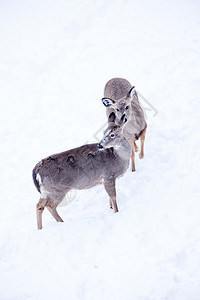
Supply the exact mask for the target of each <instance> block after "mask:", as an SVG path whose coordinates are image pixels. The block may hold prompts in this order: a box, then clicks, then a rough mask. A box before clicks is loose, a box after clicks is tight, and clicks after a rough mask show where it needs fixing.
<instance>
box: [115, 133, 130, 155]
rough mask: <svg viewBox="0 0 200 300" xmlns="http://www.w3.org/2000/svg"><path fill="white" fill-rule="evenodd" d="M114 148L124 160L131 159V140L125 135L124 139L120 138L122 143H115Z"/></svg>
mask: <svg viewBox="0 0 200 300" xmlns="http://www.w3.org/2000/svg"><path fill="white" fill-rule="evenodd" d="M113 149H114V151H115V152H116V153H117V155H118V156H119V157H120V158H121V159H123V160H129V159H130V156H131V146H130V144H129V142H128V141H127V140H126V139H125V138H124V137H122V139H121V140H120V143H118V144H117V145H115V146H114V147H113Z"/></svg>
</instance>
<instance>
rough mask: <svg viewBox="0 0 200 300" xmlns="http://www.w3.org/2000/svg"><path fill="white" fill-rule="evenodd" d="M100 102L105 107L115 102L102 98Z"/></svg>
mask: <svg viewBox="0 0 200 300" xmlns="http://www.w3.org/2000/svg"><path fill="white" fill-rule="evenodd" d="M101 101H102V102H103V104H104V105H105V106H106V107H109V106H112V105H113V104H114V103H115V101H114V100H112V99H110V98H102V99H101Z"/></svg>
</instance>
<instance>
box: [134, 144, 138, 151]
mask: <svg viewBox="0 0 200 300" xmlns="http://www.w3.org/2000/svg"><path fill="white" fill-rule="evenodd" d="M134 147H135V152H138V146H137V144H136V142H134Z"/></svg>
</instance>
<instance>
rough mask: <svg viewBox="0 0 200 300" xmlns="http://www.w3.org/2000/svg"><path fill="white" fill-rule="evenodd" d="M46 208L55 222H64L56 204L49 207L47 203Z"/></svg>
mask: <svg viewBox="0 0 200 300" xmlns="http://www.w3.org/2000/svg"><path fill="white" fill-rule="evenodd" d="M47 208H48V210H49V212H50V213H51V214H52V216H53V217H54V219H55V220H56V221H57V222H64V221H63V219H62V218H61V217H60V216H59V214H58V212H57V210H56V208H57V206H55V207H51V206H49V205H47Z"/></svg>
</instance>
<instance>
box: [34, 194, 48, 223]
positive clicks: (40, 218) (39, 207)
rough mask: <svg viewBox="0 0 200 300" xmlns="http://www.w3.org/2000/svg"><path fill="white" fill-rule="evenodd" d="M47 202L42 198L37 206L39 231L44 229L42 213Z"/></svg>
mask: <svg viewBox="0 0 200 300" xmlns="http://www.w3.org/2000/svg"><path fill="white" fill-rule="evenodd" d="M46 203H47V200H46V199H43V198H40V200H39V202H38V204H37V206H36V214H37V226H38V229H42V213H43V211H44V208H45V206H46Z"/></svg>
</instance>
